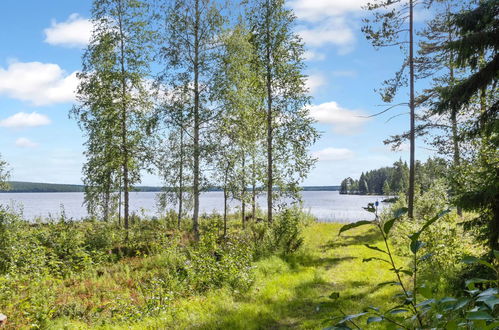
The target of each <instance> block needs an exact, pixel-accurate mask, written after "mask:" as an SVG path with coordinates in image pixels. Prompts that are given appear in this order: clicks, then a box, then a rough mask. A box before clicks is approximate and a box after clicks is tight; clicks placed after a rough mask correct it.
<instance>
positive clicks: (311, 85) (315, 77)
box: [305, 74, 327, 93]
mask: <svg viewBox="0 0 499 330" xmlns="http://www.w3.org/2000/svg"><path fill="white" fill-rule="evenodd" d="M326 83H327V81H326V78H325V77H324V76H323V75H322V74H312V75H310V76H308V77H307V81H306V82H305V86H306V87H307V88H308V89H309V90H310V92H311V93H314V92H316V91H317V90H318V89H319V88H320V87H322V86H324V85H325V84H326Z"/></svg>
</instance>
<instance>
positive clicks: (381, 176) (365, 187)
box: [340, 158, 449, 196]
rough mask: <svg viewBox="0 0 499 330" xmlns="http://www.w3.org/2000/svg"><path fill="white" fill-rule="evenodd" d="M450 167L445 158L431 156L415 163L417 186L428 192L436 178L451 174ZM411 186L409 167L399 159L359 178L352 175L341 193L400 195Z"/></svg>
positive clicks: (341, 189)
mask: <svg viewBox="0 0 499 330" xmlns="http://www.w3.org/2000/svg"><path fill="white" fill-rule="evenodd" d="M448 171H449V167H448V164H447V162H446V160H445V159H443V158H429V159H428V160H427V161H426V162H420V161H416V163H415V186H416V189H418V190H419V191H420V192H426V191H428V189H430V187H431V186H432V184H433V182H434V181H435V180H438V179H440V178H443V177H446V176H448V175H449V172H448ZM408 186H409V167H408V166H407V163H406V162H402V160H399V161H397V162H395V163H394V164H393V166H392V167H383V168H379V169H376V170H371V171H367V172H366V173H362V174H361V175H360V177H359V179H357V180H354V179H352V178H350V177H348V178H346V179H344V180H343V181H341V187H340V194H356V195H385V196H390V195H398V194H401V193H404V192H406V191H407V188H408Z"/></svg>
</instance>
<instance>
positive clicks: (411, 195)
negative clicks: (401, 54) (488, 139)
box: [408, 0, 415, 219]
mask: <svg viewBox="0 0 499 330" xmlns="http://www.w3.org/2000/svg"><path fill="white" fill-rule="evenodd" d="M413 11H414V4H413V0H409V69H410V73H409V75H410V94H411V95H410V103H409V107H410V112H411V114H410V122H411V127H410V129H411V131H410V158H409V193H408V199H409V201H408V215H409V218H411V219H412V218H413V217H414V183H415V182H414V181H415V169H414V165H415V136H414V130H415V106H414V13H413Z"/></svg>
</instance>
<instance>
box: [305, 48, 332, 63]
mask: <svg viewBox="0 0 499 330" xmlns="http://www.w3.org/2000/svg"><path fill="white" fill-rule="evenodd" d="M303 57H304V58H305V60H306V61H322V60H325V59H326V55H325V54H324V53H319V52H316V51H313V50H307V51H306V52H305V53H304V54H303Z"/></svg>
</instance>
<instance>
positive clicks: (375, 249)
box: [364, 244, 388, 254]
mask: <svg viewBox="0 0 499 330" xmlns="http://www.w3.org/2000/svg"><path fill="white" fill-rule="evenodd" d="M364 246H365V247H366V248H368V249H371V250H374V251H378V252H382V253H385V254H388V252H386V251H385V250H382V249H380V248H379V247H377V246H373V245H369V244H364Z"/></svg>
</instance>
